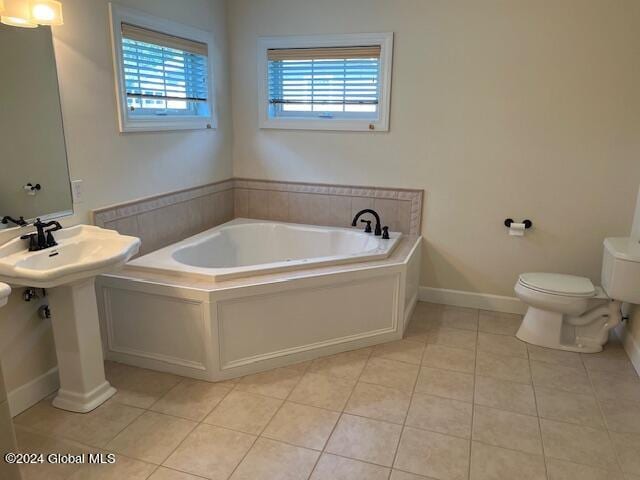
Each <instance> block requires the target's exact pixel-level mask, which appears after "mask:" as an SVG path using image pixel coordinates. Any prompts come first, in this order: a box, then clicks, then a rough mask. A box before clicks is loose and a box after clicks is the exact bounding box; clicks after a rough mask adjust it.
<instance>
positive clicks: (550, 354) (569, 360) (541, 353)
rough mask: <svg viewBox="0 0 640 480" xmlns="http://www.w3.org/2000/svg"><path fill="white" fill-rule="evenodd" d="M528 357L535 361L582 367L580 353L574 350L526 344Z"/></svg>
mask: <svg viewBox="0 0 640 480" xmlns="http://www.w3.org/2000/svg"><path fill="white" fill-rule="evenodd" d="M527 350H528V351H529V359H530V360H535V361H536V362H544V363H552V364H554V365H562V366H564V367H573V368H583V367H582V360H581V359H580V354H579V353H575V352H565V351H563V350H555V349H553V348H544V347H538V346H536V345H529V344H527Z"/></svg>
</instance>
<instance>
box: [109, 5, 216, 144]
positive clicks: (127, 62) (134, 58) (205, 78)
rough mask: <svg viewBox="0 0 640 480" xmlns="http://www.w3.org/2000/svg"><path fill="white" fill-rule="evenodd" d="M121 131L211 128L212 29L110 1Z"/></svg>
mask: <svg viewBox="0 0 640 480" xmlns="http://www.w3.org/2000/svg"><path fill="white" fill-rule="evenodd" d="M111 16H112V34H113V49H114V62H115V64H114V67H115V71H116V80H117V82H116V87H117V88H116V90H117V96H118V99H119V105H118V110H119V117H120V131H122V132H128V131H141V130H142V131H144V130H176V129H195V128H212V127H213V125H212V124H213V116H212V101H211V91H212V89H211V81H210V79H211V76H210V68H209V57H208V52H209V44H210V40H209V34H208V33H206V32H202V31H199V30H196V29H193V28H191V27H185V26H182V25H178V24H175V23H173V22H169V21H167V20H161V19H157V18H154V17H150V16H148V15H146V14H142V13H139V12H134V11H132V10H129V9H125V8H123V7H119V6H115V5H111Z"/></svg>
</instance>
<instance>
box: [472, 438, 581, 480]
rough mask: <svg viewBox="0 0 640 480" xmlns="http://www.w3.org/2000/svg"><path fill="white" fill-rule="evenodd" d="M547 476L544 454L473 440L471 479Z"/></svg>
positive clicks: (532, 479) (542, 478)
mask: <svg viewBox="0 0 640 480" xmlns="http://www.w3.org/2000/svg"><path fill="white" fill-rule="evenodd" d="M546 478H547V476H546V473H545V466H544V458H543V457H542V455H533V454H530V453H524V452H516V451H515V450H507V449H504V448H499V447H493V446H490V445H484V444H482V443H478V442H473V446H472V448H471V477H470V479H471V480H512V479H513V480H515V479H517V480H546ZM576 480H577V479H576Z"/></svg>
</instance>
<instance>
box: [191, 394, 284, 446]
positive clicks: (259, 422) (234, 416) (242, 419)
mask: <svg viewBox="0 0 640 480" xmlns="http://www.w3.org/2000/svg"><path fill="white" fill-rule="evenodd" d="M281 404H282V400H278V399H276V398H271V397H265V396H263V395H257V394H254V393H247V392H236V391H233V392H231V393H229V395H227V396H226V397H225V398H224V400H222V402H220V404H218V406H217V407H216V408H214V410H213V411H212V412H211V413H210V414H209V415H208V416H207V417H206V418H205V419H204V420H203V421H204V422H205V423H210V424H212V425H218V426H220V427H227V428H230V429H232V430H239V431H241V432H245V433H252V434H254V435H257V434H259V433H260V432H261V431H262V430H263V429H264V427H266V426H267V423H269V421H270V420H271V418H273V416H274V415H275V414H276V412H277V411H278V408H280V405H281Z"/></svg>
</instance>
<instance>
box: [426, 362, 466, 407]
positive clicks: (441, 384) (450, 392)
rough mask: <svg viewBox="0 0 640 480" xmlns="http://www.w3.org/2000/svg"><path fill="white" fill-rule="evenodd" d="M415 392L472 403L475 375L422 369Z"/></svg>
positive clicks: (427, 368)
mask: <svg viewBox="0 0 640 480" xmlns="http://www.w3.org/2000/svg"><path fill="white" fill-rule="evenodd" d="M415 391H416V392H418V393H426V394H429V395H436V396H438V397H446V398H452V399H454V400H461V401H464V402H470V401H471V400H472V398H473V375H470V374H467V373H461V372H453V371H450V370H440V369H438V368H429V367H422V368H421V369H420V374H419V375H418V381H417V382H416V389H415Z"/></svg>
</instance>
